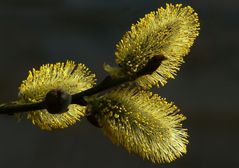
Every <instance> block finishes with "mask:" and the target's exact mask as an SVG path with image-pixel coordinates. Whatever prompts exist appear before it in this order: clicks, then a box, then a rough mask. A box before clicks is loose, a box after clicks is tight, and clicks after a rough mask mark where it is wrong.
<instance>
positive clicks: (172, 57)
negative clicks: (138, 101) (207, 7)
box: [105, 4, 199, 88]
mask: <svg viewBox="0 0 239 168" xmlns="http://www.w3.org/2000/svg"><path fill="white" fill-rule="evenodd" d="M198 35H199V21H198V15H197V13H195V12H194V10H193V9H192V8H191V7H190V6H186V7H183V6H182V5H181V4H176V5H173V4H166V8H162V7H161V8H159V9H158V10H157V11H154V12H151V13H149V14H146V15H145V17H144V18H141V19H140V20H139V21H138V22H137V23H136V24H133V25H132V26H131V30H130V31H128V32H126V33H125V35H124V36H123V38H122V39H121V40H120V41H119V43H118V44H117V45H116V52H115V59H116V63H117V64H118V65H119V67H117V68H113V67H112V68H110V66H109V65H107V66H105V70H106V71H107V72H109V73H110V74H111V75H112V76H117V75H121V76H122V74H125V75H133V74H135V73H137V72H138V71H139V70H141V69H143V67H144V66H145V65H146V64H147V62H148V61H149V60H150V59H151V58H152V57H154V56H157V55H162V56H164V57H165V58H166V59H165V60H164V61H163V62H162V64H161V65H160V66H159V67H158V69H157V70H156V71H155V72H154V73H152V74H151V75H145V76H142V77H141V78H139V79H138V80H137V83H138V84H139V85H140V86H142V87H144V88H151V87H152V86H153V85H156V86H158V87H159V86H160V85H162V86H163V85H165V84H166V83H167V79H169V78H174V76H175V75H176V73H177V71H178V70H179V68H180V65H181V64H182V63H183V62H184V56H185V55H187V54H188V53H189V51H190V47H191V46H192V45H193V43H194V40H195V38H196V37H197V36H198ZM117 69H118V71H116V70H117Z"/></svg>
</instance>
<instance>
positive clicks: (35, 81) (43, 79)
mask: <svg viewBox="0 0 239 168" xmlns="http://www.w3.org/2000/svg"><path fill="white" fill-rule="evenodd" d="M94 84H95V75H94V74H93V73H91V72H90V70H89V69H88V68H87V67H86V66H85V65H84V64H75V63H74V62H73V61H67V62H66V63H56V64H46V65H43V66H41V67H40V69H39V70H36V69H33V70H32V71H30V72H29V76H28V78H27V79H26V80H24V81H23V82H22V84H21V86H20V87H19V97H20V100H19V102H18V103H19V104H20V103H35V102H39V101H42V100H44V98H45V96H46V94H47V93H48V92H49V91H50V90H52V89H62V90H64V91H66V92H68V93H69V94H74V93H79V92H81V91H84V90H86V89H89V88H91V87H92V86H93V85H94ZM85 110H86V108H85V107H83V106H80V105H70V106H69V110H68V112H66V113H62V114H50V113H48V112H47V110H37V111H32V112H29V113H27V118H28V119H30V120H31V121H32V123H33V124H35V125H37V126H39V127H40V128H41V129H43V130H52V129H56V128H66V127H68V126H69V125H72V124H74V123H75V122H76V121H77V120H79V119H80V118H81V117H82V116H84V114H85Z"/></svg>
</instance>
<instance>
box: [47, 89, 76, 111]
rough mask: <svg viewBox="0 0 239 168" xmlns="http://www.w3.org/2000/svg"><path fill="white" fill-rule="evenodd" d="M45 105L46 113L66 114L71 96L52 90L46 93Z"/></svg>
mask: <svg viewBox="0 0 239 168" xmlns="http://www.w3.org/2000/svg"><path fill="white" fill-rule="evenodd" d="M45 103H46V109H47V111H48V112H49V113H51V114H60V113H63V112H67V111H68V106H69V105H70V104H71V95H70V94H68V93H66V92H64V91H63V90H60V89H54V90H51V91H50V92H48V93H47V95H46V98H45Z"/></svg>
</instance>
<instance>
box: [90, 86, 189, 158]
mask: <svg viewBox="0 0 239 168" xmlns="http://www.w3.org/2000/svg"><path fill="white" fill-rule="evenodd" d="M89 106H90V109H92V110H94V111H96V110H97V113H95V118H96V119H97V121H98V123H99V124H100V125H101V126H102V129H103V131H104V133H105V134H106V136H107V137H109V139H111V141H112V142H113V143H114V144H117V145H121V146H123V147H124V148H125V149H126V150H128V151H129V152H130V153H135V154H138V155H139V156H141V157H142V158H144V159H148V160H151V161H152V162H155V163H163V162H171V161H173V160H175V159H176V158H178V157H180V156H181V155H182V154H184V153H186V145H187V143H188V140H187V137H188V134H187V130H186V129H184V128H182V121H183V120H185V119H186V117H185V116H184V115H182V114H180V113H179V110H178V108H177V107H176V106H175V105H174V104H173V103H168V102H167V101H166V100H165V99H163V98H161V97H160V96H158V95H157V94H153V93H151V92H149V91H143V90H138V89H129V88H119V89H116V90H113V91H111V92H110V93H107V94H106V95H103V96H101V97H98V98H95V100H94V101H92V102H91V103H90V105H89Z"/></svg>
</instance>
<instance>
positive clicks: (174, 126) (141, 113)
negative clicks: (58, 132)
mask: <svg viewBox="0 0 239 168" xmlns="http://www.w3.org/2000/svg"><path fill="white" fill-rule="evenodd" d="M198 34H199V22H198V15H197V13H195V12H194V10H193V9H192V8H191V7H190V6H186V7H184V6H182V5H181V4H176V5H173V4H166V7H165V8H159V9H158V10H157V11H154V12H151V13H149V14H146V15H145V17H144V18H141V19H140V20H139V21H138V22H137V23H136V24H133V25H132V26H131V29H130V30H129V31H128V32H126V33H125V35H124V36H123V38H122V39H121V40H120V41H119V43H118V44H117V45H116V51H115V61H116V64H117V65H118V66H117V67H111V66H110V65H104V69H105V70H106V71H107V72H108V73H109V75H110V76H111V77H112V78H113V79H118V78H122V77H129V78H130V77H131V76H135V75H136V74H137V73H138V72H139V71H141V70H142V69H143V68H144V67H145V66H146V65H147V63H148V62H149V61H150V59H152V58H153V57H155V56H163V57H164V58H165V59H164V60H163V61H162V63H161V64H160V66H159V67H158V68H157V69H156V70H155V71H154V72H153V73H151V74H146V75H141V76H139V77H138V78H136V80H134V81H130V82H128V83H125V84H124V85H120V86H117V87H115V88H113V89H111V90H110V91H108V92H104V93H99V94H96V95H93V96H89V97H86V98H85V100H86V102H87V105H86V106H81V105H77V104H71V105H70V106H69V109H68V111H67V112H65V113H61V114H50V113H49V112H48V111H47V110H37V111H31V112H29V113H27V114H26V117H27V118H28V119H30V120H31V121H32V123H33V124H34V125H37V126H38V127H40V128H41V129H43V130H52V129H57V128H66V127H68V126H70V125H72V124H74V123H75V122H77V121H79V120H80V119H81V118H82V117H84V116H87V115H91V117H93V118H94V120H95V122H97V124H98V125H99V126H100V127H101V129H102V130H103V132H104V133H105V134H106V136H107V137H108V138H109V139H110V140H111V141H112V142H113V143H115V144H117V145H121V146H122V147H124V148H125V149H126V150H128V151H129V152H132V153H135V154H138V155H139V156H141V157H142V158H145V159H148V160H151V161H152V162H155V163H162V162H171V161H173V160H175V159H176V158H178V157H180V156H181V155H182V154H184V153H186V145H187V143H188V140H187V137H188V134H187V129H185V128H183V127H182V121H183V120H185V118H186V117H185V116H184V115H183V114H181V113H180V112H179V109H178V108H177V107H176V106H175V105H174V104H173V103H171V102H167V101H166V99H164V98H161V97H160V96H159V95H157V94H153V93H152V92H151V91H150V89H151V88H152V86H158V87H159V86H163V85H165V84H166V83H167V80H168V79H169V78H174V76H175V75H176V72H177V71H178V70H179V68H180V66H181V64H182V63H183V62H184V57H185V56H186V55H187V54H188V53H189V51H190V47H191V46H192V45H193V42H194V40H195V38H196V37H197V36H198ZM95 83H96V77H95V74H94V73H92V72H91V71H90V70H89V69H88V68H87V67H86V66H85V65H83V64H76V63H74V62H73V61H67V62H66V63H56V64H46V65H43V66H41V68H40V69H39V70H35V69H33V70H32V71H30V72H29V76H28V78H27V79H26V80H24V81H23V82H22V84H21V86H20V87H19V90H20V91H19V101H18V103H19V104H21V103H35V102H40V101H42V100H44V98H45V96H46V94H47V93H48V92H49V91H50V90H52V89H56V88H57V89H62V90H64V91H66V92H68V93H69V94H75V93H79V92H82V91H84V90H87V89H89V88H92V87H94V85H95Z"/></svg>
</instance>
